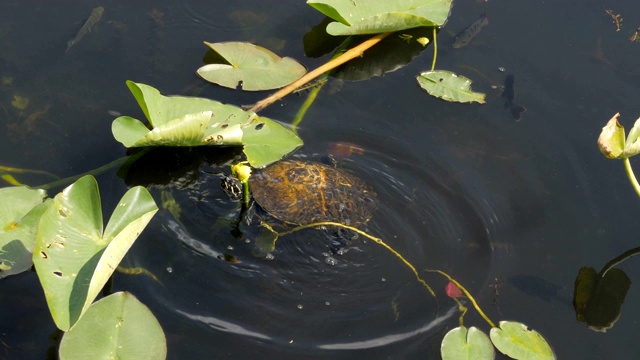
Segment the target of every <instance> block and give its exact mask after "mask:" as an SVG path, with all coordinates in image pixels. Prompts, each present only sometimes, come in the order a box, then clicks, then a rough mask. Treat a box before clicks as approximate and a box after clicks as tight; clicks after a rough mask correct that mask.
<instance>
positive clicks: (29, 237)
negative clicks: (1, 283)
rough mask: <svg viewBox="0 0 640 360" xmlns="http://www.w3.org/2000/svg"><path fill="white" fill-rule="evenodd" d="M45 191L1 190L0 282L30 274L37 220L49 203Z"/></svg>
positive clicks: (16, 188) (25, 189)
mask: <svg viewBox="0 0 640 360" xmlns="http://www.w3.org/2000/svg"><path fill="white" fill-rule="evenodd" d="M46 195H47V194H46V192H45V191H44V190H35V189H28V188H26V187H23V186H22V187H7V188H2V189H0V279H2V278H4V277H7V276H9V275H15V274H18V273H21V272H23V271H26V270H29V268H31V265H33V261H32V260H31V254H32V253H33V246H34V244H35V242H36V230H37V229H38V223H39V222H40V217H41V216H42V214H43V213H44V212H45V210H47V207H48V206H49V205H50V203H51V200H47V201H45V202H43V201H44V198H45V197H46Z"/></svg>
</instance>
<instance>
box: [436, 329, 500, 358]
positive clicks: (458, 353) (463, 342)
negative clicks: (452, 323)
mask: <svg viewBox="0 0 640 360" xmlns="http://www.w3.org/2000/svg"><path fill="white" fill-rule="evenodd" d="M440 354H441V356H442V360H464V359H469V360H486V359H488V360H491V359H495V356H496V354H495V350H494V349H493V345H492V344H491V340H489V337H488V336H487V334H485V333H484V332H482V331H481V330H479V329H478V328H476V327H473V326H472V327H470V328H469V329H468V330H467V328H466V327H464V326H460V327H457V328H455V329H452V330H450V331H449V332H448V333H447V334H446V335H445V336H444V338H443V339H442V343H441V345H440Z"/></svg>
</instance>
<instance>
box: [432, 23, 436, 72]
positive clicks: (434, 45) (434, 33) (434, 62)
mask: <svg viewBox="0 0 640 360" xmlns="http://www.w3.org/2000/svg"><path fill="white" fill-rule="evenodd" d="M437 57H438V40H437V37H436V28H435V26H434V27H433V61H432V62H431V71H433V70H435V69H436V58H437Z"/></svg>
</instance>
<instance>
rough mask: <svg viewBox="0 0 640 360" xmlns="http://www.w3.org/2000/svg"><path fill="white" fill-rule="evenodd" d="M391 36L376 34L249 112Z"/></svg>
mask: <svg viewBox="0 0 640 360" xmlns="http://www.w3.org/2000/svg"><path fill="white" fill-rule="evenodd" d="M391 34H392V33H390V32H388V33H383V34H377V35H375V36H373V37H372V38H370V39H367V40H365V41H364V42H362V43H361V44H359V45H358V46H355V47H354V48H352V49H350V50H349V51H346V52H345V53H344V54H342V55H340V56H338V57H336V58H334V59H332V60H330V61H328V62H326V63H325V64H323V65H320V66H319V67H317V68H316V69H315V70H313V71H311V72H309V73H307V74H306V75H304V76H303V77H301V78H300V79H298V80H296V81H295V82H293V83H291V84H289V85H288V86H286V87H284V88H282V89H280V90H278V91H276V92H275V93H273V94H271V95H269V96H268V97H266V98H264V99H262V100H260V101H258V102H257V103H255V105H253V106H252V107H251V109H249V110H250V111H253V112H256V113H257V112H259V111H260V110H262V109H264V108H266V107H267V106H269V105H271V104H273V103H274V102H276V101H278V100H280V99H282V98H283V97H285V96H287V95H289V94H290V93H292V92H293V91H294V90H295V89H297V88H299V87H300V86H302V85H304V84H306V83H308V82H309V81H311V80H313V79H315V78H317V77H318V76H320V75H322V74H323V73H325V72H327V71H329V70H333V69H335V68H337V67H338V66H340V65H342V64H344V63H346V62H347V61H349V60H352V59H355V58H357V57H359V56H362V54H363V53H364V52H365V50H367V49H369V48H371V47H372V46H374V45H375V44H377V43H379V42H380V41H381V40H382V39H384V38H386V37H387V36H389V35H391Z"/></svg>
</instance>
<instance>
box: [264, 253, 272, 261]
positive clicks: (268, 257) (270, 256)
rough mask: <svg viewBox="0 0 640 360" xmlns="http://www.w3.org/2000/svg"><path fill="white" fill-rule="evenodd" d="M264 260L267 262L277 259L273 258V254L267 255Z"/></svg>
mask: <svg viewBox="0 0 640 360" xmlns="http://www.w3.org/2000/svg"><path fill="white" fill-rule="evenodd" d="M264 258H265V259H266V260H273V259H275V256H273V254H272V253H268V254H267V255H265V256H264Z"/></svg>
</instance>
